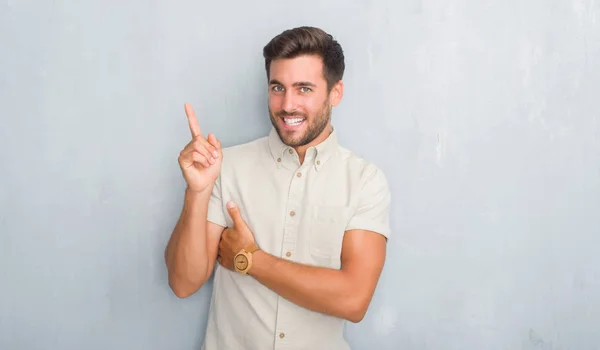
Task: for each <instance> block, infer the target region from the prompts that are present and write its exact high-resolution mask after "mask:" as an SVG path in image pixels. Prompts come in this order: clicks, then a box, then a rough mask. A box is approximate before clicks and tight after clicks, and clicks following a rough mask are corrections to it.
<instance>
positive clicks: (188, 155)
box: [178, 103, 223, 192]
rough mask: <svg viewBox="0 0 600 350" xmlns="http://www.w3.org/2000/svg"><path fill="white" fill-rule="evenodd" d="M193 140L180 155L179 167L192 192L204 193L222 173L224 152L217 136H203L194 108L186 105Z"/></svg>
mask: <svg viewBox="0 0 600 350" xmlns="http://www.w3.org/2000/svg"><path fill="white" fill-rule="evenodd" d="M185 114H186V115H187V119H188V124H189V127H190V131H191V133H192V140H191V141H190V142H189V143H188V144H187V145H186V146H185V148H184V149H183V150H182V151H181V153H180V154H179V159H178V161H179V166H180V167H181V171H182V172H183V176H184V178H185V181H186V182H187V184H188V188H189V189H190V190H191V191H195V192H202V191H204V190H206V189H209V188H210V186H212V184H214V183H215V181H216V180H217V178H218V177H219V173H220V172H221V163H222V161H223V151H222V148H221V142H219V140H217V138H216V137H215V135H213V134H208V139H207V138H205V137H204V136H203V135H202V132H201V131H200V125H198V119H197V118H196V114H195V113H194V110H193V109H192V106H191V105H189V104H187V103H186V104H185Z"/></svg>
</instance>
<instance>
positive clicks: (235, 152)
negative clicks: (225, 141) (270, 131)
mask: <svg viewBox="0 0 600 350" xmlns="http://www.w3.org/2000/svg"><path fill="white" fill-rule="evenodd" d="M268 151H269V144H268V138H267V137H261V138H258V139H255V140H252V141H249V142H245V143H241V144H237V145H232V146H227V147H223V161H228V160H233V161H242V160H244V159H247V158H249V157H255V156H257V155H263V153H265V152H268Z"/></svg>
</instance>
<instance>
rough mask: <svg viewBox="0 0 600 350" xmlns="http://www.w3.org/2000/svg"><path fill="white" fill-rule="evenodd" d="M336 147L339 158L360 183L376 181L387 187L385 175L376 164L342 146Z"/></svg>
mask: <svg viewBox="0 0 600 350" xmlns="http://www.w3.org/2000/svg"><path fill="white" fill-rule="evenodd" d="M338 148H339V157H340V160H341V162H342V164H343V165H344V167H346V170H347V171H348V172H349V173H352V174H355V176H357V177H358V178H360V181H361V182H362V183H367V182H373V181H376V182H380V183H381V185H383V186H386V187H387V177H386V175H385V173H384V171H383V170H382V169H381V168H380V167H379V166H378V165H376V164H375V163H373V162H372V161H369V160H368V159H366V158H364V157H363V156H360V155H358V154H356V153H355V152H353V151H351V150H349V149H347V148H345V147H343V146H339V147H338Z"/></svg>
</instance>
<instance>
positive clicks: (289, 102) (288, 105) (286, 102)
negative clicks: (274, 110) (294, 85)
mask: <svg viewBox="0 0 600 350" xmlns="http://www.w3.org/2000/svg"><path fill="white" fill-rule="evenodd" d="M281 108H282V109H283V110H284V111H286V112H288V113H291V112H294V111H295V110H296V100H295V98H294V95H293V93H292V92H291V91H289V90H288V91H286V92H285V95H284V96H283V101H282V106H281Z"/></svg>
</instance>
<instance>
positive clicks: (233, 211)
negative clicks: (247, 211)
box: [227, 201, 246, 228]
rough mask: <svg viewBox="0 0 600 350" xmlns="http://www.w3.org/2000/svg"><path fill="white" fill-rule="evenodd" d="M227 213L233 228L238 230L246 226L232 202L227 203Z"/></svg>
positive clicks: (237, 208)
mask: <svg viewBox="0 0 600 350" xmlns="http://www.w3.org/2000/svg"><path fill="white" fill-rule="evenodd" d="M227 211H228V212H229V215H230V216H231V219H232V220H233V225H234V226H235V227H238V228H240V227H244V226H246V222H244V219H242V215H241V214H240V209H239V207H238V206H237V205H236V204H235V202H234V201H229V202H228V203H227Z"/></svg>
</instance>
